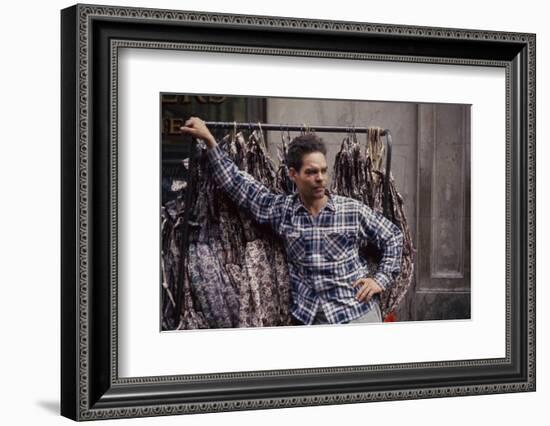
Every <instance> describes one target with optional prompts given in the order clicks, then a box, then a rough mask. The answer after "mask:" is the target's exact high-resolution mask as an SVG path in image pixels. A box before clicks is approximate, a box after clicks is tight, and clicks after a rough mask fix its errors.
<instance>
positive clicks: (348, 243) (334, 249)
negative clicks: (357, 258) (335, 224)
mask: <svg viewBox="0 0 550 426" xmlns="http://www.w3.org/2000/svg"><path fill="white" fill-rule="evenodd" d="M356 241H357V238H356V236H355V235H354V234H352V233H350V232H327V233H326V234H324V235H323V253H324V256H325V258H326V259H329V260H342V259H344V258H346V257H350V256H352V255H353V254H354V253H353V250H354V249H355V245H356Z"/></svg>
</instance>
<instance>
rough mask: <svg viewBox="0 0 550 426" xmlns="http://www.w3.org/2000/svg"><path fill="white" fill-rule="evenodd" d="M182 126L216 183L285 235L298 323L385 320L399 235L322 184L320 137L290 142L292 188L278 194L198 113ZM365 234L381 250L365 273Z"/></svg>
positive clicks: (372, 213)
mask: <svg viewBox="0 0 550 426" xmlns="http://www.w3.org/2000/svg"><path fill="white" fill-rule="evenodd" d="M181 130H182V132H184V133H187V134H190V135H192V136H193V137H195V138H198V139H202V140H203V141H204V142H205V143H206V145H207V148H208V158H209V161H210V164H211V166H212V170H213V173H214V179H215V181H216V183H217V184H218V186H219V187H220V188H221V189H222V190H223V191H224V192H226V193H227V195H228V196H229V197H230V198H231V199H232V200H233V201H234V202H235V203H236V204H237V205H239V206H240V207H241V208H244V209H246V210H247V211H249V212H250V213H251V214H252V216H253V217H254V218H255V220H256V221H258V222H259V223H268V224H270V225H271V227H272V228H273V229H274V231H275V232H276V233H277V234H278V235H279V236H281V237H282V239H283V241H284V244H285V249H286V253H287V258H288V261H289V265H288V266H289V275H290V288H291V291H292V307H291V313H292V316H293V317H294V319H295V321H296V323H298V324H327V323H329V324H337V323H356V322H381V321H382V317H381V313H380V306H379V302H378V300H379V294H380V293H381V292H382V291H384V290H385V289H387V288H388V287H389V286H390V285H391V284H392V282H393V281H394V280H395V278H397V276H398V275H399V267H400V262H401V252H402V245H403V236H402V234H401V231H400V230H399V228H398V227H397V226H395V225H394V224H393V223H392V222H391V221H389V220H388V219H386V218H385V217H384V216H382V215H381V214H379V213H377V212H375V211H373V210H371V209H370V208H369V207H368V206H366V205H364V204H363V203H360V202H358V201H356V200H354V199H351V198H347V197H341V196H338V195H334V194H331V193H330V192H329V191H328V190H327V189H326V183H327V162H326V158H325V155H326V148H325V146H324V143H323V141H322V140H321V139H320V138H318V137H317V136H315V135H314V134H306V135H302V136H298V137H297V138H295V139H294V140H293V141H292V142H291V143H290V145H289V148H288V154H287V166H288V174H289V177H290V178H291V179H292V181H293V182H294V183H295V185H296V189H297V193H295V194H293V195H280V194H274V193H272V192H270V191H269V190H268V189H267V188H266V187H265V186H264V185H262V184H261V183H259V182H257V181H256V180H254V179H253V178H252V176H250V175H249V174H247V173H246V172H243V171H241V170H239V169H238V167H237V166H236V165H235V163H233V161H231V159H230V158H229V157H228V156H227V154H226V153H225V152H224V151H223V150H222V149H221V148H220V147H219V145H218V144H217V143H216V140H215V139H214V137H213V136H212V134H211V133H210V131H209V130H208V128H207V127H206V125H205V123H204V121H202V120H201V119H199V118H197V117H191V118H190V119H189V120H187V121H186V122H185V125H184V126H183V127H181ZM362 240H368V241H369V242H373V243H374V244H376V245H377V246H378V247H379V248H380V250H381V251H382V258H381V261H380V263H379V267H378V270H377V271H376V273H375V274H374V275H373V276H368V271H367V265H366V262H365V261H363V260H362V259H361V258H360V257H359V243H360V242H361V241H362Z"/></svg>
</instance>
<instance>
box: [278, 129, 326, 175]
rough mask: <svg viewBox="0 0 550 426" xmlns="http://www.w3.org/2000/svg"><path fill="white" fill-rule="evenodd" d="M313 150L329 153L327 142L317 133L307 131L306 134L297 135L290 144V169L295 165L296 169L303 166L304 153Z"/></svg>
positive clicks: (288, 160) (287, 155)
mask: <svg viewBox="0 0 550 426" xmlns="http://www.w3.org/2000/svg"><path fill="white" fill-rule="evenodd" d="M312 152H320V153H322V154H323V155H327V147H326V146H325V142H323V139H321V138H320V137H319V136H317V135H316V134H315V133H306V134H305V135H301V136H297V137H295V138H294V139H293V140H292V142H290V145H289V146H288V152H287V154H286V165H287V167H288V168H289V169H290V168H291V167H294V169H295V170H296V171H300V169H301V168H302V158H304V155H306V154H311V153H312Z"/></svg>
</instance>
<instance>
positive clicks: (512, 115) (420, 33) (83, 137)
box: [61, 5, 536, 420]
mask: <svg viewBox="0 0 550 426" xmlns="http://www.w3.org/2000/svg"><path fill="white" fill-rule="evenodd" d="M61 34H62V39H61V48H62V76H61V77H62V91H61V99H62V119H61V133H62V141H61V142H62V147H61V159H62V182H61V191H62V217H61V220H62V233H61V240H62V248H61V255H62V282H61V320H62V330H61V333H62V339H61V352H62V359H61V369H62V374H61V385H62V386H61V414H62V415H64V416H66V417H69V418H71V419H74V420H93V419H107V418H124V417H142V416H160V415H170V414H187V413H207V412H218V411H231V410H251V409H263V408H279V407H295V406H310V405H328V404H346V403H357V402H370V401H384V400H406V399H418V398H435V397H446V396H465V395H482V394H493V393H506V392H525V391H534V390H535V41H536V37H535V35H534V34H524V33H510V32H495V31H474V30H464V29H449V28H428V27H414V26H401V25H383V24H371V23H362V22H336V21H327V20H310V19H297V18H288V17H271V16H246V15H235V14H219V13H204V12H190V11H171V10H156V9H140V8H127V7H106V6H96V5H75V6H73V7H70V8H67V9H64V10H63V11H62V12H61ZM125 47H132V48H137V49H140V48H147V49H162V50H188V51H190V50H192V51H204V52H227V53H255V54H262V55H282V56H303V57H317V58H319V57H320V58H338V59H349V60H369V61H394V62H415V63H433V64H453V65H464V66H471V65H475V66H488V67H500V68H504V69H505V72H506V283H505V285H506V342H505V343H506V356H505V357H504V358H497V359H479V360H457V361H446V362H431V363H407V364H387V365H371V366H369V365H366V366H360V367H357V366H354V367H345V366H343V367H327V368H316V369H299V370H294V369H293V370H273V371H251V372H239V373H221V374H204V375H175V376H160V377H136V378H119V377H118V350H117V347H118V327H117V274H118V271H117V257H118V252H117V249H118V248H117V229H118V224H117V203H118V192H117V191H118V189H117V161H118V152H117V143H118V142H117V114H118V97H117V93H118V51H119V49H120V48H125ZM236 380H238V383H239V386H237V385H236V384H235V383H236V382H235V381H236Z"/></svg>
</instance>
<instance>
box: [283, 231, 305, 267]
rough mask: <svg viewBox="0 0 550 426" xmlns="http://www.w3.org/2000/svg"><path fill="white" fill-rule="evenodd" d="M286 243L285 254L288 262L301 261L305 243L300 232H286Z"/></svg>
mask: <svg viewBox="0 0 550 426" xmlns="http://www.w3.org/2000/svg"><path fill="white" fill-rule="evenodd" d="M284 238H285V241H286V247H287V254H288V257H289V260H290V261H291V262H293V261H303V259H304V258H305V255H306V242H305V238H304V235H302V233H301V232H300V231H286V232H285V233H284Z"/></svg>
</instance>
